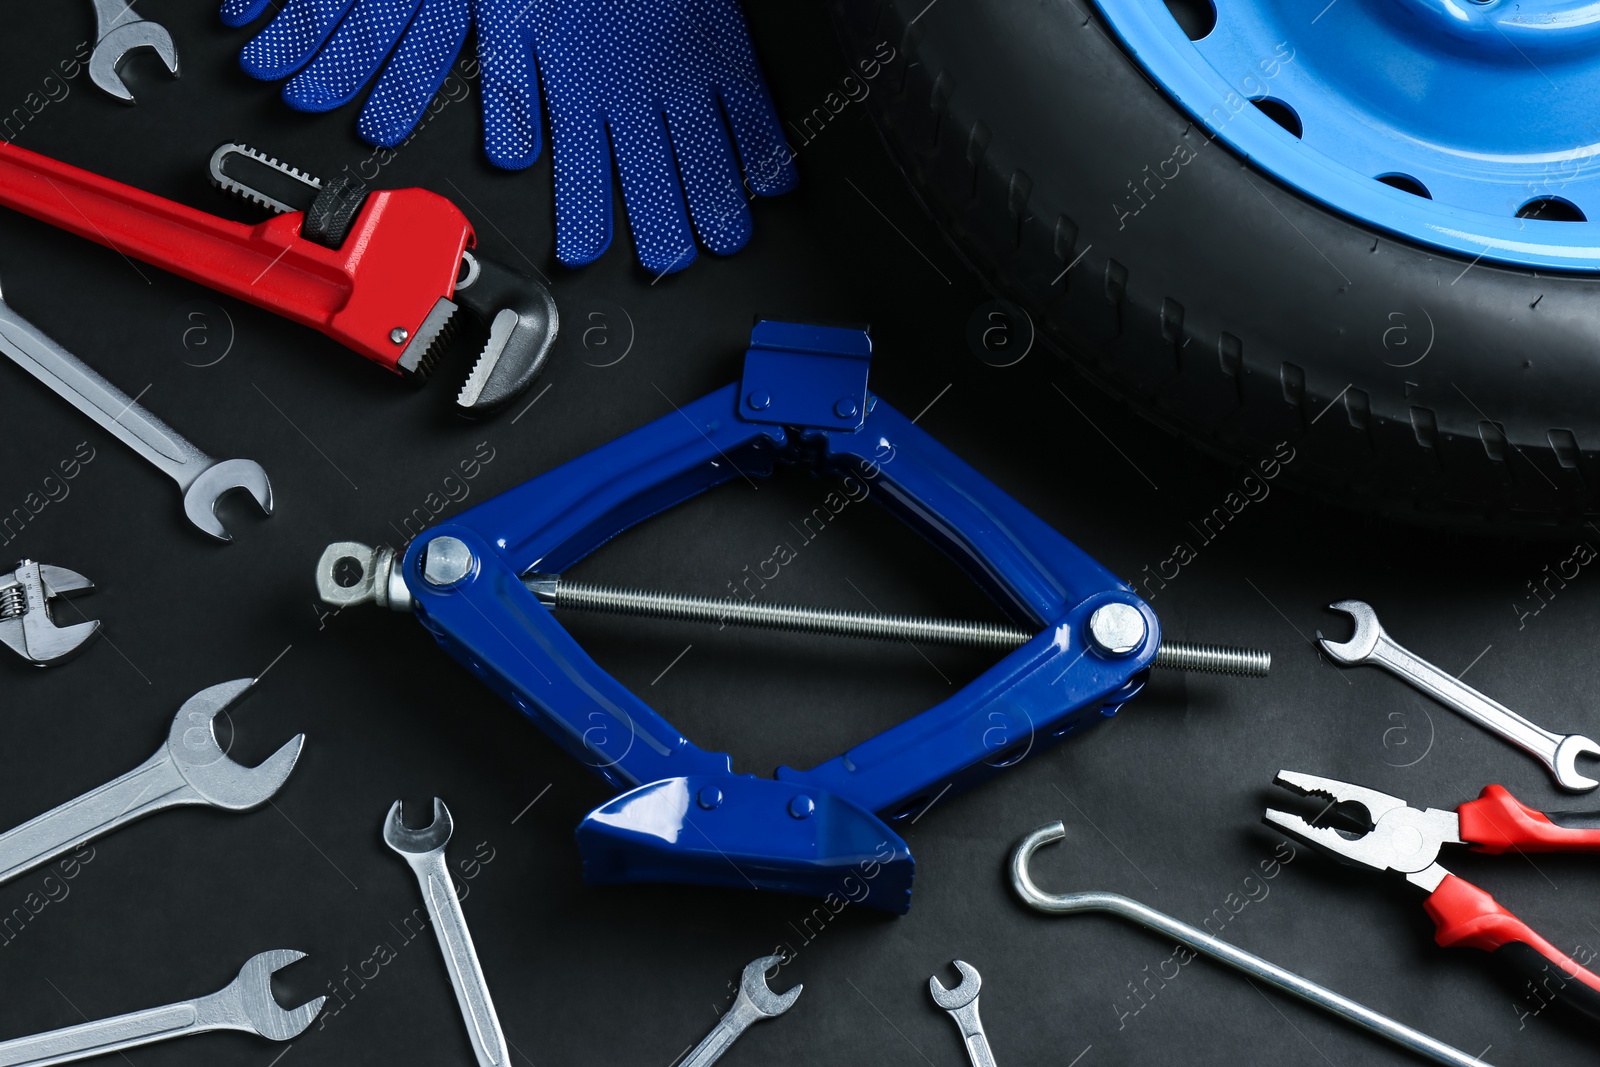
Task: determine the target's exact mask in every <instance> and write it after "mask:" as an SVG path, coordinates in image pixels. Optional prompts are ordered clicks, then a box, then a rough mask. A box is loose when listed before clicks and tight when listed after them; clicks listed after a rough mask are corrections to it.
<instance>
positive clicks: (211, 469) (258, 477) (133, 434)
mask: <svg viewBox="0 0 1600 1067" xmlns="http://www.w3.org/2000/svg"><path fill="white" fill-rule="evenodd" d="M0 352H4V353H5V354H6V355H7V356H9V357H11V360H12V361H13V362H14V363H16V364H17V366H19V367H21V368H22V369H23V370H25V371H27V372H28V373H29V374H31V375H33V376H34V377H35V378H37V379H39V381H41V382H43V383H44V384H45V385H48V386H49V387H50V388H51V389H52V390H53V391H54V392H55V393H56V395H57V396H59V397H61V399H63V400H65V401H66V402H67V403H69V404H71V405H72V406H73V407H75V408H77V409H78V410H79V411H81V412H83V413H84V414H85V415H87V416H89V417H90V418H91V419H93V420H94V421H95V422H96V423H98V424H99V425H100V426H101V427H102V428H104V429H105V430H106V431H107V432H108V433H110V434H111V435H112V436H114V437H116V438H117V439H118V440H119V441H121V442H122V443H123V444H125V445H127V446H128V447H129V448H131V449H133V450H134V451H135V452H137V453H139V455H141V456H143V457H144V458H145V459H147V460H149V461H150V462H151V463H153V464H155V465H156V467H158V468H159V469H160V470H161V471H162V472H163V473H165V474H166V475H167V476H168V477H170V478H171V479H172V480H173V481H175V482H177V483H178V488H179V489H180V490H182V492H183V510H184V514H185V515H187V516H188V517H189V521H190V522H192V523H194V525H195V526H196V527H197V528H198V529H199V530H200V531H201V532H202V533H207V534H210V535H211V536H212V537H215V538H216V539H217V540H219V541H231V540H233V538H232V537H231V536H230V535H229V534H228V531H227V530H226V529H224V528H223V525H222V521H221V520H220V519H218V518H217V516H216V507H217V502H218V501H219V500H221V499H222V498H223V497H224V496H225V495H227V494H228V493H230V492H232V491H233V490H235V489H243V490H246V491H247V492H249V494H250V495H251V496H252V497H254V498H255V502H256V503H257V504H258V505H260V507H261V510H262V511H264V512H266V513H267V514H268V515H271V514H272V485H271V483H269V482H268V481H267V473H266V471H264V470H262V469H261V465H260V464H259V463H256V462H255V461H254V460H248V459H228V460H215V459H212V458H211V457H210V456H208V455H206V454H205V453H204V452H202V451H200V450H199V449H198V448H196V447H195V446H194V445H192V444H190V443H189V442H188V441H186V440H184V438H183V437H181V436H180V435H179V434H178V433H177V431H175V430H173V429H172V427H170V426H168V425H167V424H166V423H164V422H162V421H161V420H160V419H158V418H156V417H155V416H154V415H152V414H150V412H148V411H146V410H145V409H144V408H142V407H140V406H139V404H138V403H137V402H136V401H135V400H134V399H133V398H132V397H129V396H128V394H126V393H124V392H123V391H122V390H121V389H118V388H117V387H116V386H114V385H112V384H111V383H110V382H108V381H106V380H105V378H103V377H101V376H100V374H99V373H98V372H96V371H95V370H94V369H93V368H92V367H90V366H89V365H88V364H86V363H84V362H83V360H81V359H79V358H78V357H77V356H74V355H73V354H72V353H71V352H68V351H67V350H66V349H64V348H62V347H61V346H60V345H59V344H57V343H56V342H55V341H53V340H51V339H50V338H49V337H47V336H46V335H45V334H44V333H43V332H42V331H41V330H40V329H39V328H38V327H36V326H34V325H33V324H32V323H30V322H28V320H27V319H24V318H23V317H22V316H21V315H18V314H17V312H16V311H15V309H13V308H12V307H11V306H10V305H9V304H7V303H6V302H5V299H4V296H3V295H0Z"/></svg>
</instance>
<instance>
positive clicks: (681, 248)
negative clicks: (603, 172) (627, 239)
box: [611, 110, 696, 275]
mask: <svg viewBox="0 0 1600 1067" xmlns="http://www.w3.org/2000/svg"><path fill="white" fill-rule="evenodd" d="M611 135H612V137H613V138H614V139H615V142H616V150H617V171H618V172H619V173H620V174H621V176H622V199H623V201H624V202H625V203H626V204H627V205H628V225H629V227H631V228H632V230H633V246H634V249H635V250H636V251H637V252H638V253H639V262H640V263H641V264H643V266H644V268H645V269H646V270H648V271H651V272H652V273H654V274H656V275H662V274H671V273H672V272H674V271H680V270H682V269H683V268H685V267H687V266H688V265H689V264H690V263H693V262H694V259H695V255H696V249H695V244H694V233H693V231H691V230H690V228H689V212H688V209H687V208H686V207H685V206H684V203H683V190H682V188H681V187H680V186H679V184H678V172H677V169H676V168H675V167H674V166H673V162H672V149H671V147H670V146H669V144H668V141H667V127H666V123H665V122H663V121H662V117H661V114H660V113H659V112H657V111H653V110H651V111H645V112H643V113H639V112H633V113H631V114H629V115H628V117H627V118H625V119H622V120H620V121H613V122H612V124H611Z"/></svg>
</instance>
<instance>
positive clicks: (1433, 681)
mask: <svg viewBox="0 0 1600 1067" xmlns="http://www.w3.org/2000/svg"><path fill="white" fill-rule="evenodd" d="M1328 607H1329V609H1330V610H1332V611H1342V612H1344V613H1345V614H1346V615H1349V616H1350V618H1351V619H1352V620H1354V622H1355V627H1356V629H1355V633H1353V634H1351V635H1350V639H1349V640H1348V641H1331V640H1329V639H1328V638H1326V637H1322V636H1321V635H1320V634H1319V635H1318V638H1319V640H1318V644H1320V645H1321V646H1322V651H1324V652H1326V653H1327V654H1328V655H1329V657H1330V658H1332V659H1333V660H1334V662H1336V663H1341V664H1343V665H1345V666H1347V667H1352V666H1357V665H1362V664H1365V665H1368V666H1374V667H1382V668H1383V669H1384V670H1386V671H1389V672H1390V673H1391V674H1394V675H1397V676H1398V677H1400V678H1403V679H1404V680H1405V681H1407V682H1410V683H1411V684H1412V685H1414V686H1416V687H1417V688H1418V689H1420V690H1422V691H1423V692H1424V693H1427V694H1428V695H1429V696H1431V697H1433V699H1435V700H1437V701H1438V702H1439V703H1441V704H1443V705H1444V706H1445V707H1447V708H1450V709H1452V710H1454V711H1458V712H1460V713H1461V714H1462V715H1465V716H1466V717H1467V718H1469V719H1471V720H1472V721H1473V722H1475V723H1477V724H1478V725H1479V726H1481V727H1483V728H1484V729H1485V730H1488V731H1490V732H1491V733H1495V734H1499V735H1500V736H1501V737H1502V738H1504V739H1505V740H1507V741H1510V742H1511V743H1512V744H1513V745H1516V746H1517V747H1518V748H1521V749H1524V750H1525V751H1527V752H1529V753H1531V754H1532V755H1533V756H1534V757H1535V758H1536V759H1538V760H1539V762H1541V763H1543V764H1544V765H1545V766H1546V767H1548V768H1549V769H1550V774H1551V775H1552V776H1553V777H1554V778H1555V780H1556V784H1557V785H1559V786H1560V787H1561V788H1562V789H1567V790H1571V791H1572V792H1574V793H1581V792H1584V791H1585V790H1589V789H1593V788H1594V787H1595V786H1597V785H1600V781H1596V780H1595V779H1593V778H1589V777H1587V776H1585V775H1582V774H1579V773H1578V757H1579V756H1600V744H1596V743H1595V742H1594V741H1592V740H1590V739H1589V738H1587V737H1585V736H1583V735H1582V734H1566V735H1562V734H1555V733H1551V732H1550V731H1549V730H1546V729H1544V728H1543V727H1540V726H1536V725H1534V724H1533V723H1531V722H1529V721H1528V720H1527V719H1524V718H1523V717H1522V716H1521V715H1518V714H1517V713H1516V712H1514V711H1512V710H1511V709H1510V708H1508V707H1506V706H1505V705H1504V704H1501V703H1499V702H1498V701H1495V700H1491V699H1489V698H1488V697H1486V696H1484V695H1483V694H1482V693H1480V692H1478V691H1477V690H1476V689H1474V688H1472V687H1471V686H1470V685H1467V684H1466V683H1465V682H1462V681H1460V680H1458V679H1456V678H1453V677H1451V676H1450V675H1448V674H1446V673H1445V672H1444V671H1442V670H1440V669H1439V668H1438V667H1435V666H1434V665H1433V664H1431V663H1429V662H1428V661H1427V660H1425V659H1423V658H1422V657H1420V656H1418V655H1416V654H1415V653H1412V652H1409V651H1407V650H1406V649H1404V648H1402V647H1400V645H1399V644H1398V643H1397V642H1396V641H1395V640H1394V638H1392V637H1390V636H1389V635H1388V634H1387V633H1385V632H1384V629H1383V627H1382V626H1381V625H1379V623H1378V613H1377V612H1375V611H1373V610H1372V605H1370V604H1367V603H1365V602H1363V601H1360V600H1341V601H1339V602H1337V603H1335V604H1329V605H1328Z"/></svg>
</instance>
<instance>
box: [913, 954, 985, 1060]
mask: <svg viewBox="0 0 1600 1067" xmlns="http://www.w3.org/2000/svg"><path fill="white" fill-rule="evenodd" d="M951 962H952V964H953V965H954V966H955V969H956V970H957V971H960V972H961V981H959V982H957V983H956V987H955V988H954V989H946V988H945V987H944V983H943V982H941V981H939V976H938V975H934V976H933V977H931V978H929V979H928V992H929V993H932V994H933V1002H934V1003H935V1004H937V1005H939V1007H941V1008H943V1009H944V1010H945V1011H947V1012H949V1013H950V1018H952V1019H954V1020H955V1021H956V1025H957V1026H958V1027H960V1028H961V1043H962V1044H964V1045H966V1046H967V1056H968V1058H970V1059H971V1060H972V1067H995V1062H994V1053H993V1052H991V1051H990V1050H989V1036H988V1035H987V1034H985V1033H984V1032H983V1020H982V1019H980V1018H978V990H979V989H980V988H981V987H982V986H983V978H982V976H980V975H979V974H978V968H976V967H974V966H973V965H972V964H970V963H967V962H966V961H965V960H952V961H951Z"/></svg>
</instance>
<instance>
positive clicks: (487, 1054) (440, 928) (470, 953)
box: [383, 797, 506, 1067]
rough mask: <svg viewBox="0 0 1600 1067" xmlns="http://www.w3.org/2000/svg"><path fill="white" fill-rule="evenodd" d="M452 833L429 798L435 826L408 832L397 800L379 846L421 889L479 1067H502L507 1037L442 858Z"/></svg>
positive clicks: (440, 807)
mask: <svg viewBox="0 0 1600 1067" xmlns="http://www.w3.org/2000/svg"><path fill="white" fill-rule="evenodd" d="M454 829H455V821H454V820H453V819H451V818H450V809H449V808H447V807H445V806H444V801H442V800H440V799H439V798H438V797H434V798H433V822H431V823H429V824H428V825H427V826H425V827H423V828H422V829H420V830H412V829H410V828H408V827H407V826H406V824H405V823H404V822H403V821H402V820H401V804H400V801H398V800H397V801H395V802H394V804H393V806H391V807H390V808H389V815H388V817H387V818H386V819H384V820H383V843H384V844H386V845H388V846H389V847H390V848H391V849H393V850H394V851H395V852H396V853H397V854H398V855H399V856H400V857H401V858H402V859H404V860H405V861H406V864H407V865H408V866H410V868H411V872H412V873H413V874H415V875H416V876H417V884H419V885H420V886H421V887H422V900H423V902H424V903H425V904H426V905H427V906H428V918H429V919H430V920H432V922H433V932H434V934H435V936H437V937H438V938H439V949H440V951H442V952H443V953H444V964H445V969H446V970H448V971H449V972H450V985H451V986H452V987H454V989H455V991H456V1003H457V1004H459V1005H461V1017H462V1018H463V1019H464V1020H465V1021H466V1024H467V1036H468V1037H469V1038H471V1040H472V1052H473V1054H474V1055H475V1056H477V1057H478V1067H501V1065H502V1064H504V1063H505V1062H506V1037H505V1034H504V1033H502V1032H501V1030H500V1017H499V1016H498V1015H497V1014H495V1010H494V1001H493V1000H491V999H490V998H489V983H488V982H487V981H485V980H484V977H483V967H482V966H480V965H479V963H478V950H477V949H476V948H475V947H474V946H473V944H472V934H471V933H470V932H469V931H468V930H467V917H466V916H465V915H463V914H461V900H460V898H459V897H457V896H456V887H455V883H454V882H452V881H451V880H450V868H449V866H448V865H447V864H446V863H445V858H444V850H445V846H446V845H448V844H449V843H450V834H451V832H452V831H454Z"/></svg>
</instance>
